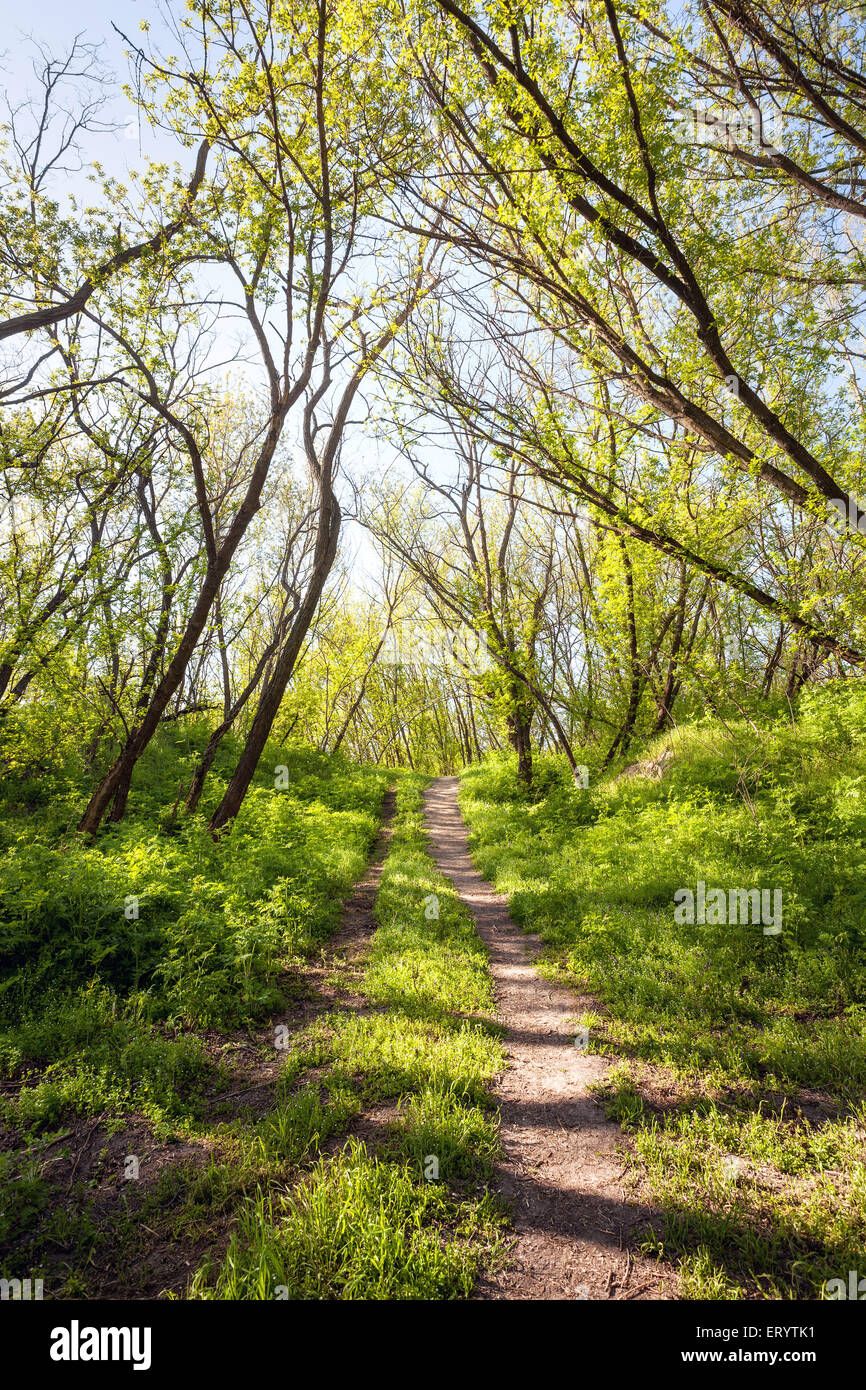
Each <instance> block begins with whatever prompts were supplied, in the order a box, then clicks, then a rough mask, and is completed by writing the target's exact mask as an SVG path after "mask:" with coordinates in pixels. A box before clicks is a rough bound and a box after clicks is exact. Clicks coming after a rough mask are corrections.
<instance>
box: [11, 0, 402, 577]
mask: <svg viewBox="0 0 866 1390" xmlns="http://www.w3.org/2000/svg"><path fill="white" fill-rule="evenodd" d="M171 3H172V6H173V7H176V8H178V9H180V8H182V3H181V0H171ZM31 16H32V17H31ZM142 20H147V21H148V23H149V25H150V39H151V41H152V42H154V44H155V46H156V47H163V45H162V44H161V43H160V36H161V31H163V32H165V26H164V22H163V20H162V18H161V15H160V6H159V4H158V3H157V2H156V0H110V3H109V0H38V3H37V4H35V5H33V6H32V8H29V7H28V6H27V4H26V2H25V3H22V2H21V0H0V36H2V37H0V121H2V120H3V119H5V116H6V107H7V106H11V107H13V108H14V107H15V106H17V105H19V104H21V103H22V102H25V101H26V100H27V98H28V97H29V96H32V95H33V94H34V93H35V92H36V90H37V87H38V84H37V82H36V80H35V77H34V73H33V61H34V58H36V59H37V60H38V53H37V51H36V49H35V47H34V43H36V44H39V45H41V46H42V47H43V48H45V49H47V50H48V51H49V52H50V53H51V54H52V56H54V57H59V56H61V55H63V54H65V53H66V52H68V51H69V49H70V47H71V44H72V43H73V41H74V40H75V38H76V36H79V37H80V38H81V39H82V40H83V41H85V42H88V43H93V44H99V45H101V50H100V59H101V61H102V63H103V65H104V67H105V68H106V69H107V70H108V73H110V74H111V76H112V77H113V79H114V81H113V84H112V87H111V88H110V89H109V90H110V99H109V101H108V102H107V104H106V106H105V108H104V112H103V113H102V114H103V116H104V119H105V120H106V122H108V123H111V124H112V125H114V126H115V129H113V130H109V131H105V132H92V133H89V134H88V136H87V140H86V147H85V149H84V158H85V160H86V161H87V163H88V164H89V163H92V162H94V161H98V162H99V164H100V165H101V167H102V169H103V170H104V172H105V173H106V174H108V175H111V176H113V177H115V178H118V179H120V180H121V181H124V180H125V178H126V176H127V175H128V173H129V170H130V169H132V168H138V169H142V168H143V167H144V166H145V164H146V162H147V160H148V159H161V160H167V161H175V160H177V161H179V162H180V164H181V167H182V168H183V169H184V170H185V171H186V170H188V169H189V170H191V167H192V155H191V153H190V152H189V151H187V150H183V149H182V148H180V147H179V146H177V145H175V144H174V142H173V141H172V140H171V139H170V137H168V136H167V135H165V134H164V133H154V132H153V131H152V130H150V129H149V127H148V126H147V125H141V123H140V122H139V120H138V115H137V112H136V110H135V108H134V107H133V106H132V105H131V104H130V102H129V101H128V100H127V98H126V97H125V96H124V94H123V91H122V87H123V84H124V83H125V82H126V81H128V79H129V74H130V65H129V60H128V58H127V57H126V51H127V49H128V45H127V44H126V43H125V42H124V40H123V38H121V37H120V35H119V34H118V33H117V32H116V29H115V28H114V27H112V26H113V25H116V27H117V29H119V30H121V31H123V33H125V34H126V35H128V37H129V39H130V40H132V41H135V40H136V39H137V37H138V35H139V33H140V26H141V22H142ZM173 47H174V46H173V45H172V44H171V40H170V38H168V37H166V41H165V45H164V51H168V52H171V51H173ZM4 97H5V101H4ZM61 189H62V191H63V192H65V193H67V194H68V195H70V196H71V195H78V196H79V197H84V198H85V200H86V201H88V202H89V201H92V198H93V190H92V185H91V184H89V182H88V168H87V167H86V166H85V167H84V168H83V169H81V171H80V172H77V173H76V172H73V173H71V174H69V175H67V176H65V177H64V179H63V182H62V185H61V186H59V187H58V186H55V187H53V188H52V194H53V195H54V196H57V195H58V194H59V193H60V192H61ZM216 351H217V353H218V356H220V357H224V356H225V355H226V354H225V352H224V351H222V350H221V348H220V344H219V343H217V345H216ZM344 456H345V458H346V459H347V461H348V460H349V459H352V460H354V461H355V464H356V466H360V469H361V470H362V471H363V472H367V470H368V469H372V470H374V471H375V472H376V473H378V474H381V472H382V468H383V466H384V462H385V460H384V458H383V455H382V453H381V452H380V450H379V449H378V447H377V445H376V442H375V441H374V440H373V439H371V438H369V437H365V436H364V435H362V434H359V433H358V432H357V431H355V432H353V433H352V434H351V435H350V436H348V437H347V439H346V442H345V448H344ZM390 457H391V456H390V454H388V459H387V461H390ZM343 551H344V555H345V556H346V558H347V559H349V558H350V557H351V573H352V580H353V584H354V586H355V587H356V588H357V589H358V590H364V589H369V587H370V584H371V582H372V581H373V580H374V577H375V575H376V574H377V573H378V570H379V563H378V559H377V556H376V553H375V550H374V549H373V547H372V544H371V542H370V540H369V538H368V536H367V533H366V532H365V531H364V530H362V529H361V528H360V527H358V526H356V525H355V524H354V523H352V522H351V521H347V523H346V525H345V527H344V532H343Z"/></svg>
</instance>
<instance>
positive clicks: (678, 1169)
mask: <svg viewBox="0 0 866 1390" xmlns="http://www.w3.org/2000/svg"><path fill="white" fill-rule="evenodd" d="M864 723H866V696H864V692H863V690H862V689H861V688H859V687H857V686H854V684H853V683H850V682H849V683H846V684H845V686H844V687H841V688H839V687H833V686H830V687H827V688H825V689H823V690H820V691H816V692H814V693H811V692H810V694H809V695H808V696H807V697H806V698H805V699H804V701H803V705H802V708H801V711H800V717H799V721H798V723H797V725H796V726H794V727H792V725H791V722H790V719H788V720H785V721H779V722H777V723H775V724H773V725H770V726H768V727H766V728H764V729H755V728H754V727H753V726H751V725H749V724H748V723H745V722H744V723H741V724H737V725H729V726H722V725H713V724H707V725H705V726H703V727H693V728H689V729H685V730H682V731H678V732H675V733H674V734H672V735H669V736H667V737H666V738H665V739H664V740H662V744H666V745H668V746H670V747H671V748H672V749H673V751H674V755H675V756H674V761H673V763H672V764H671V765H670V767H669V769H668V770H667V772H666V774H665V776H664V777H663V778H662V779H661V780H660V781H651V780H648V779H645V778H621V777H619V778H618V777H615V776H613V775H609V776H607V777H606V778H601V777H599V776H597V775H596V776H594V777H593V776H591V780H590V787H589V789H588V790H586V791H584V790H580V789H579V788H576V787H573V786H572V785H570V783H569V779H568V777H567V775H566V772H565V770H564V769H563V768H561V767H560V766H559V764H558V763H557V762H556V760H547V761H546V762H545V761H544V760H541V770H542V775H543V778H544V783H545V785H543V786H542V787H541V789H540V790H538V791H537V792H536V795H535V797H534V799H533V800H531V801H527V799H526V798H525V797H524V796H523V795H522V793H521V791H520V788H519V785H518V783H517V780H516V776H515V772H514V768H513V766H512V765H511V764H510V763H509V762H508V761H507V760H502V759H491V760H490V761H488V762H486V763H484V764H483V765H481V766H478V767H473V768H469V769H467V771H466V773H465V774H464V777H463V779H462V783H461V805H462V807H463V810H464V814H465V815H466V817H467V820H468V822H469V824H470V828H471V832H472V838H471V844H472V849H473V853H474V856H475V859H476V862H477V863H478V865H479V867H480V868H481V870H482V872H483V873H485V874H486V875H487V876H488V877H489V878H490V879H491V880H492V881H493V882H494V883H495V885H496V887H497V888H498V889H499V890H500V891H503V892H506V893H507V894H508V896H509V898H510V901H511V906H512V912H513V913H514V916H515V917H516V919H517V920H518V921H519V922H520V923H521V924H523V925H524V926H525V927H526V928H527V929H528V930H532V931H537V932H539V933H540V934H541V937H542V940H543V942H544V943H545V946H546V948H547V949H546V954H545V963H544V966H543V969H544V970H545V971H546V973H548V974H549V975H550V976H551V977H552V978H557V979H560V980H562V981H563V982H565V983H568V984H571V985H573V986H575V987H578V988H580V989H581V990H585V991H588V992H590V993H592V994H593V995H594V996H595V997H596V998H597V1000H598V1001H599V1016H598V1018H597V1019H596V1020H595V1024H594V1026H593V1028H592V1029H591V1045H592V1047H593V1049H594V1050H595V1051H597V1052H600V1053H604V1054H606V1055H608V1056H610V1057H611V1058H613V1059H616V1061H617V1064H618V1065H617V1068H616V1070H615V1071H614V1073H613V1075H612V1077H611V1078H609V1080H608V1083H607V1084H606V1086H604V1087H603V1088H602V1093H603V1097H604V1099H605V1101H606V1103H607V1105H608V1107H609V1110H610V1113H611V1114H612V1115H613V1116H614V1117H615V1118H617V1119H618V1120H619V1121H620V1123H622V1124H623V1126H624V1128H625V1129H626V1130H627V1131H628V1132H630V1133H631V1134H632V1135H633V1137H634V1163H635V1171H636V1172H638V1173H640V1174H642V1176H643V1178H644V1179H645V1181H646V1182H647V1183H648V1185H649V1187H650V1188H651V1190H652V1192H653V1193H654V1195H655V1198H656V1201H657V1203H658V1205H659V1207H660V1208H661V1210H662V1213H663V1220H662V1221H661V1223H660V1225H659V1229H658V1231H657V1233H656V1237H655V1239H654V1240H653V1241H651V1242H650V1248H653V1249H655V1250H656V1251H657V1252H661V1253H663V1256H664V1257H665V1258H666V1259H669V1260H671V1261H674V1262H676V1263H677V1264H678V1266H679V1269H680V1272H681V1278H682V1287H683V1291H684V1293H685V1294H686V1296H688V1297H702V1298H703V1297H726V1298H727V1297H736V1298H742V1297H761V1296H764V1297H774V1298H778V1297H795V1298H803V1297H806V1298H819V1297H821V1295H822V1288H823V1284H824V1282H825V1280H827V1279H828V1278H832V1277H837V1276H840V1275H846V1273H847V1270H848V1269H849V1268H858V1266H859V1267H863V1266H864V1261H866V1176H864V1173H866V1170H864V1165H863V1153H864V1135H866V1110H864V1099H866V880H864V878H863V863H864V848H866V745H864V743H863V738H862V734H863V728H864ZM658 747H659V744H657V745H656V747H655V749H654V750H650V751H656V752H657V751H658ZM581 760H582V761H584V762H586V763H587V764H588V765H589V766H590V767H592V765H593V755H592V751H591V750H590V751H588V752H587V753H586V754H585V755H582V757H581V758H579V761H581ZM698 880H703V881H704V882H705V883H706V884H707V885H708V886H710V885H712V886H719V887H722V888H724V889H725V890H728V889H730V888H734V887H738V888H752V887H761V888H768V889H776V888H779V889H781V890H782V893H783V925H782V932H781V933H780V934H779V935H776V936H772V935H765V934H764V933H763V931H762V927H761V925H760V924H751V923H749V924H743V925H722V924H719V925H709V924H705V925H697V924H696V925H694V926H689V925H682V924H678V923H677V922H676V921H675V920H674V912H673V908H674V893H675V891H676V889H678V888H681V887H690V888H691V889H693V890H694V888H695V885H696V883H697V881H698Z"/></svg>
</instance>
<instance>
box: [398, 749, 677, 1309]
mask: <svg viewBox="0 0 866 1390" xmlns="http://www.w3.org/2000/svg"><path fill="white" fill-rule="evenodd" d="M425 812H426V818H427V825H428V828H429V832H430V840H431V847H432V852H433V855H434V857H435V859H436V862H437V864H438V865H439V867H440V869H441V870H442V872H443V873H444V874H446V875H447V877H448V878H450V879H451V881H452V883H453V884H454V886H455V888H456V889H457V892H458V893H459V895H460V897H461V899H462V900H463V902H464V903H465V904H466V906H467V907H468V908H469V909H470V911H471V912H472V914H473V916H474V918H475V922H476V925H477V927H478V931H479V933H480V935H481V938H482V940H483V941H484V943H485V945H486V946H487V948H488V950H489V952H490V969H491V973H492V975H493V979H494V982H495V985H496V991H497V1002H498V1009H499V1015H500V1018H501V1021H502V1022H503V1024H505V1026H506V1028H507V1030H508V1033H507V1037H506V1048H507V1054H508V1060H509V1069H508V1070H507V1071H506V1072H505V1073H504V1074H503V1075H502V1076H501V1077H500V1078H499V1080H498V1085H497V1087H496V1096H497V1100H498V1101H499V1102H500V1105H501V1114H502V1127H501V1134H502V1143H503V1148H504V1152H505V1162H504V1163H502V1164H501V1165H500V1166H499V1168H498V1172H497V1185H498V1187H499V1191H500V1192H501V1193H502V1195H503V1196H504V1197H505V1198H506V1199H507V1200H508V1201H509V1202H511V1203H512V1204H513V1211H514V1227H515V1232H516V1241H515V1244H514V1247H513V1249H512V1252H511V1257H510V1260H509V1264H508V1266H507V1268H505V1269H504V1270H502V1271H501V1272H499V1273H497V1274H494V1275H492V1276H489V1277H487V1278H485V1279H484V1280H483V1281H482V1283H481V1284H480V1285H479V1288H478V1290H477V1293H476V1297H479V1298H483V1299H500V1298H504V1299H546V1298H549V1299H557V1298H590V1299H597V1298H618V1299H630V1298H639V1299H652V1298H669V1297H671V1296H675V1294H674V1291H673V1290H672V1289H671V1288H670V1286H669V1285H667V1284H665V1283H664V1282H663V1281H664V1275H663V1273H662V1271H661V1270H660V1268H659V1266H658V1265H657V1264H656V1262H655V1261H654V1260H647V1259H644V1258H642V1257H641V1256H640V1255H637V1254H635V1252H634V1250H633V1249H630V1246H631V1245H633V1243H634V1235H635V1228H636V1227H637V1226H639V1225H641V1224H643V1223H645V1221H646V1219H647V1217H648V1216H649V1214H650V1213H649V1211H648V1209H647V1208H646V1207H641V1206H638V1205H637V1204H635V1203H634V1202H633V1201H630V1200H628V1199H627V1198H626V1196H625V1194H624V1192H623V1189H622V1186H621V1183H620V1179H621V1175H622V1172H623V1160H622V1159H621V1158H620V1156H619V1154H618V1152H617V1145H618V1144H620V1143H621V1141H622V1131H621V1129H620V1127H619V1126H618V1125H616V1124H614V1123H612V1122H611V1121H609V1120H607V1119H606V1118H605V1115H604V1112H603V1110H602V1109H601V1107H600V1106H599V1105H598V1104H597V1103H596V1102H595V1101H594V1100H593V1098H592V1096H591V1095H590V1094H589V1092H588V1089H587V1088H588V1086H589V1084H590V1083H591V1082H593V1081H596V1080H598V1079H599V1078H600V1077H601V1076H603V1075H604V1073H605V1071H606V1070H607V1069H608V1066H609V1063H607V1062H605V1060H604V1059H603V1058H601V1057H598V1056H593V1055H592V1053H591V1052H584V1051H582V1050H580V1049H579V1048H578V1047H576V1046H575V1038H576V1036H577V1033H578V1027H579V1018H580V1015H581V1014H582V1012H583V1011H584V1009H589V1008H591V1007H592V1006H593V1002H594V1001H593V1000H591V999H589V998H586V997H582V996H580V995H578V994H575V993H572V992H571V991H569V990H565V989H560V988H557V987H555V986H553V985H551V984H550V983H549V982H548V981H546V980H544V979H543V978H542V977H541V976H540V975H539V974H538V972H537V971H536V970H535V969H534V968H533V965H532V961H533V959H534V958H535V957H536V956H537V955H538V953H539V938H538V937H537V936H530V935H528V934H526V933H524V932H522V931H520V930H519V928H518V927H516V926H515V924H514V923H513V922H512V920H511V917H510V916H509V913H508V902H507V899H505V898H503V897H501V896H500V895H499V894H498V893H495V892H494V891H493V889H492V888H491V887H490V885H489V883H487V881H486V880H485V879H483V878H482V877H481V875H480V874H479V873H478V871H477V870H476V869H475V867H474V866H473V864H472V861H471V859H470V858H469V853H468V850H467V832H466V827H465V825H464V823H463V818H462V817H461V815H460V811H459V808H458V805H457V779H456V778H455V777H440V778H438V779H437V780H436V781H435V782H433V783H432V785H431V786H430V787H429V789H428V791H427V793H426V796H425Z"/></svg>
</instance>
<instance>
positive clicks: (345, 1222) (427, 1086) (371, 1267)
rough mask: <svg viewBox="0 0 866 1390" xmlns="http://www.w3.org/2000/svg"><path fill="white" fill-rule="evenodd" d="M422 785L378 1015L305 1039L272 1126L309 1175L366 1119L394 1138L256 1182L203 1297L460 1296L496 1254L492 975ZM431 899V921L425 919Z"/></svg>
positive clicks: (203, 1276)
mask: <svg viewBox="0 0 866 1390" xmlns="http://www.w3.org/2000/svg"><path fill="white" fill-rule="evenodd" d="M422 784H423V779H422V778H420V777H416V776H411V775H405V776H403V777H401V778H400V781H399V786H398V815H397V818H396V821H395V826H394V834H393V840H392V845H391V850H390V853H389V855H388V858H387V860H386V862H385V866H384V870H383V874H382V881H381V886H380V890H379V894H378V897H377V902H376V918H377V922H378V927H377V930H376V932H375V935H374V937H373V943H372V949H371V953H370V958H369V962H368V964H367V967H366V970H365V972H364V977H363V980H362V982H361V986H360V988H361V991H362V994H363V996H364V998H365V1000H366V1001H367V1004H368V1006H369V1011H362V1012H358V1011H349V1010H334V1011H332V1012H330V1013H329V1014H327V1015H325V1016H323V1017H321V1018H319V1019H318V1020H317V1021H316V1022H315V1024H314V1025H312V1026H311V1027H309V1028H308V1029H306V1030H305V1031H304V1033H303V1034H301V1035H298V1036H297V1037H296V1038H295V1039H294V1042H293V1047H292V1049H291V1051H290V1052H289V1054H288V1056H287V1059H286V1067H285V1069H284V1072H283V1076H282V1081H281V1092H282V1094H281V1100H280V1103H279V1106H278V1108H277V1109H276V1110H275V1111H274V1113H273V1114H272V1115H271V1116H269V1117H268V1119H267V1120H266V1121H265V1122H264V1123H263V1124H262V1125H260V1126H259V1139H260V1141H262V1142H263V1143H264V1145H265V1148H266V1151H267V1152H268V1153H269V1154H270V1155H271V1156H276V1155H279V1156H281V1157H285V1158H286V1160H287V1161H288V1162H290V1163H291V1162H298V1161H300V1162H301V1163H302V1164H303V1162H304V1161H305V1160H309V1159H310V1158H312V1157H314V1156H315V1155H316V1152H317V1149H318V1148H319V1147H320V1146H321V1145H322V1144H323V1142H324V1141H325V1140H327V1139H328V1138H329V1137H330V1136H331V1135H334V1134H338V1133H339V1132H340V1131H341V1130H342V1129H343V1128H345V1127H346V1126H347V1125H348V1124H349V1123H350V1122H351V1120H352V1118H353V1117H355V1116H357V1115H359V1114H361V1113H362V1112H363V1111H365V1110H366V1109H368V1108H369V1107H371V1106H373V1105H387V1106H389V1107H390V1110H389V1113H390V1115H391V1118H390V1120H389V1121H388V1122H387V1124H386V1125H385V1127H384V1131H383V1133H382V1136H381V1141H380V1142H379V1143H378V1145H377V1146H376V1147H375V1148H374V1149H371V1148H370V1146H369V1144H367V1143H364V1142H360V1141H358V1140H357V1139H356V1138H354V1137H352V1138H350V1139H349V1140H348V1141H347V1142H346V1143H345V1144H344V1145H343V1146H342V1147H341V1148H339V1149H338V1150H337V1151H336V1152H334V1153H333V1154H331V1155H328V1156H324V1157H321V1158H319V1159H318V1160H317V1161H316V1162H314V1164H313V1166H312V1167H309V1164H308V1170H307V1171H304V1170H303V1167H302V1170H301V1172H300V1173H292V1174H290V1175H289V1179H290V1180H289V1181H288V1182H285V1183H281V1182H279V1181H277V1182H274V1181H273V1180H272V1181H271V1182H270V1184H269V1185H268V1187H267V1188H259V1189H258V1190H257V1191H256V1192H255V1193H254V1194H252V1195H251V1196H250V1198H249V1199H248V1202H247V1204H246V1205H245V1206H244V1207H242V1209H241V1211H240V1213H239V1216H238V1223H237V1227H236V1229H235V1230H234V1231H233V1233H232V1238H231V1243H230V1246H229V1249H228V1251H227V1253H226V1255H225V1257H224V1259H223V1260H222V1261H221V1262H220V1263H219V1264H218V1265H214V1264H213V1263H212V1262H210V1261H206V1262H205V1263H204V1264H203V1265H202V1266H201V1268H200V1269H199V1270H198V1271H197V1272H196V1274H195V1276H194V1277H193V1280H192V1282H191V1286H190V1296H191V1297H195V1298H224V1299H233V1298H253V1299H273V1298H277V1299H279V1298H291V1299H305V1298H332V1299H354V1298H368V1299H381V1298H390V1299H404V1298H406V1299H413V1298H461V1297H466V1296H467V1295H468V1294H469V1292H470V1291H471V1289H472V1286H473V1283H474V1281H475V1279H476V1278H477V1275H478V1272H479V1270H480V1269H481V1267H482V1265H483V1264H484V1263H485V1262H487V1261H489V1260H491V1259H493V1258H495V1257H496V1256H497V1254H498V1251H499V1248H500V1245H501V1239H502V1222H503V1214H502V1212H501V1210H500V1207H499V1204H498V1203H497V1201H496V1200H494V1199H493V1198H492V1197H491V1196H490V1194H489V1192H488V1187H487V1181H488V1179H489V1177H490V1173H491V1160H492V1158H493V1157H494V1156H495V1154H496V1153H497V1152H498V1134H497V1126H496V1118H495V1114H494V1112H493V1109H492V1103H491V1100H490V1096H489V1092H488V1086H489V1083H490V1080H491V1077H492V1076H493V1074H494V1073H495V1072H496V1071H497V1070H498V1069H499V1068H500V1067H501V1066H502V1048H501V1043H500V1040H499V1029H498V1027H497V1026H496V1024H495V1022H494V1020H493V993H492V982H491V979H490V975H489V972H488V970H487V964H486V953H485V950H484V947H483V945H482V943H481V941H480V940H479V938H478V935H477V933H476V932H475V929H474V926H473V924H472V922H471V919H470V918H469V916H468V914H467V913H466V911H465V909H464V908H463V907H462V905H461V904H460V902H459V900H458V898H457V897H456V894H455V893H454V891H453V889H452V888H451V887H450V885H449V884H447V883H446V881H445V880H444V879H443V878H442V877H441V876H440V875H439V874H438V873H437V871H436V869H435V866H434V865H433V863H432V861H431V859H430V858H429V856H428V855H427V853H426V850H425V847H424V834H423V828H422V823H421V816H420V808H421V787H422ZM431 894H435V896H436V899H437V900H438V911H439V915H438V917H436V918H434V917H428V916H427V915H425V912H426V911H429V910H430V908H431V902H430V895H431ZM313 1070H314V1071H315V1079H314V1080H305V1078H306V1077H307V1075H308V1073H309V1072H310V1071H313ZM271 1176H272V1179H273V1177H274V1175H273V1174H272V1175H271Z"/></svg>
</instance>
